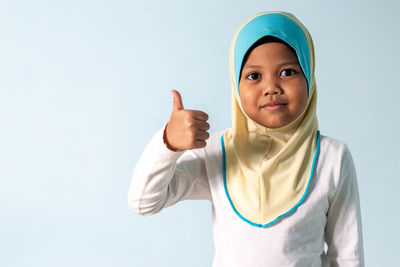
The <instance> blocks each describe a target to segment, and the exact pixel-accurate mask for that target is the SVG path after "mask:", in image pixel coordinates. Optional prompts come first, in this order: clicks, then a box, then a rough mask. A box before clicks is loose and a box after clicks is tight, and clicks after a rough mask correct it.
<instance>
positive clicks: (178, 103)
mask: <svg viewBox="0 0 400 267" xmlns="http://www.w3.org/2000/svg"><path fill="white" fill-rule="evenodd" d="M171 92H172V94H173V95H174V104H173V111H178V110H182V109H184V108H183V103H182V97H181V94H180V93H179V92H178V91H177V90H172V91H171Z"/></svg>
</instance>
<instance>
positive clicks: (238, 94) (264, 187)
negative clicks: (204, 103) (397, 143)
mask: <svg viewBox="0 0 400 267" xmlns="http://www.w3.org/2000/svg"><path fill="white" fill-rule="evenodd" d="M314 66H315V61H314V47H313V42H312V39H311V36H310V34H309V32H308V31H307V29H306V28H305V27H304V26H303V25H302V24H301V22H300V21H299V20H298V19H297V18H296V17H294V16H293V15H292V14H290V13H286V12H265V13H259V14H256V15H255V16H253V17H252V18H250V19H248V20H247V21H246V22H244V23H243V25H242V26H241V27H239V29H238V31H237V32H236V34H235V36H234V38H233V41H232V46H231V53H230V75H231V82H232V128H230V129H227V130H225V131H224V132H218V133H215V134H213V135H211V137H210V136H209V134H208V133H207V130H208V129H209V125H208V123H207V119H208V116H207V114H205V113H204V112H202V111H196V110H186V109H184V107H183V104H182V99H181V96H180V94H179V93H178V92H177V91H173V94H174V104H173V111H172V115H171V118H170V120H169V122H168V123H167V125H166V127H163V128H162V129H160V130H159V131H158V132H157V133H156V134H155V135H154V137H153V138H152V140H151V141H150V143H149V144H148V145H147V147H146V148H145V151H144V152H143V155H142V156H141V158H140V160H139V162H138V163H137V165H136V167H135V169H134V172H133V177H132V181H131V186H130V189H129V193H128V201H129V205H130V207H131V209H132V210H133V211H134V212H136V213H138V214H141V215H150V214H154V213H157V212H159V211H161V209H163V208H166V207H168V206H171V205H173V204H175V203H176V202H178V201H182V200H186V199H208V200H209V201H210V203H211V205H212V218H213V232H214V244H215V256H214V262H213V266H214V267H224V266H229V267H232V266H240V267H244V266H251V267H253V266H307V267H310V266H346V267H350V266H364V255H363V239H362V228H361V214H360V203H359V202H360V201H359V195H358V185H357V178H356V173H355V168H354V164H353V160H352V157H351V154H350V152H349V150H348V148H347V146H346V145H345V144H344V143H343V142H340V141H338V140H335V139H333V138H330V137H327V136H323V135H320V134H319V131H318V122H317V117H316V103H317V102H316V101H317V91H316V89H317V88H316V83H315V77H314ZM206 140H207V141H206ZM324 242H325V243H326V244H327V247H328V249H327V252H325V251H324Z"/></svg>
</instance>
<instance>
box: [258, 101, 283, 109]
mask: <svg viewBox="0 0 400 267" xmlns="http://www.w3.org/2000/svg"><path fill="white" fill-rule="evenodd" d="M286 105H287V103H285V102H282V101H271V102H268V103H266V104H264V105H262V106H261V109H267V110H278V109H281V108H283V107H285V106H286Z"/></svg>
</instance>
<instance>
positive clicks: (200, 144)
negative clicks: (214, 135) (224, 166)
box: [193, 140, 207, 148]
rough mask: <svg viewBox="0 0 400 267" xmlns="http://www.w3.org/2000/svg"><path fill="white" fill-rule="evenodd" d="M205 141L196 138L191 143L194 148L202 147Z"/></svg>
mask: <svg viewBox="0 0 400 267" xmlns="http://www.w3.org/2000/svg"><path fill="white" fill-rule="evenodd" d="M206 144H207V143H206V141H202V140H196V141H194V143H193V146H194V148H202V147H205V146H206Z"/></svg>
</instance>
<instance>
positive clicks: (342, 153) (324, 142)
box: [319, 134, 352, 164]
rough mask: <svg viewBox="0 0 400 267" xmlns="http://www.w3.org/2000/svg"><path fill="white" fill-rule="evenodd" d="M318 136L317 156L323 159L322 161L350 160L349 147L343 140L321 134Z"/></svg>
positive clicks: (340, 161)
mask: <svg viewBox="0 0 400 267" xmlns="http://www.w3.org/2000/svg"><path fill="white" fill-rule="evenodd" d="M320 138H321V139H320V152H319V153H320V155H319V158H320V160H321V159H322V160H324V161H325V162H324V163H336V164H342V163H344V162H343V161H349V160H350V161H352V156H351V153H350V150H349V147H348V146H347V144H346V143H345V142H343V141H341V140H338V139H336V138H332V137H329V136H326V135H322V134H321V137H320Z"/></svg>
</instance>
